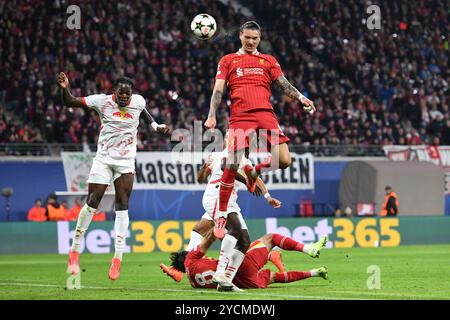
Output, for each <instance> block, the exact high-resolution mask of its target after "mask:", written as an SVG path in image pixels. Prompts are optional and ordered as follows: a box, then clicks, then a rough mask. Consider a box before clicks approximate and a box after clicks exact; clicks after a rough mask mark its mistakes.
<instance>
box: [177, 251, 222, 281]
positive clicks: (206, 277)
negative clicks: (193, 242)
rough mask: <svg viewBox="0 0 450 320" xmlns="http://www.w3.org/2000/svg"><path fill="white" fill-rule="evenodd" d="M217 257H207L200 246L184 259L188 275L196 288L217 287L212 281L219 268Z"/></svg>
mask: <svg viewBox="0 0 450 320" xmlns="http://www.w3.org/2000/svg"><path fill="white" fill-rule="evenodd" d="M217 263H218V261H217V260H216V259H211V258H207V257H205V254H204V253H203V252H201V251H200V246H197V248H195V249H194V250H192V251H191V252H189V253H188V254H187V256H186V260H185V261H184V266H185V267H186V275H187V277H188V279H189V282H190V283H191V285H192V286H193V287H194V288H216V287H217V285H215V284H214V283H213V282H212V278H213V276H214V273H215V272H216V270H217Z"/></svg>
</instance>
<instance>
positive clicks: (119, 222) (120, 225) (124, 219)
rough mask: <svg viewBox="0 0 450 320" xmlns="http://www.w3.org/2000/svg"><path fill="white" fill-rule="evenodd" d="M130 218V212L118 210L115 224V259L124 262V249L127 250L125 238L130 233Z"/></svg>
mask: <svg viewBox="0 0 450 320" xmlns="http://www.w3.org/2000/svg"><path fill="white" fill-rule="evenodd" d="M129 222H130V218H129V217H128V210H117V211H116V221H115V222H114V231H115V232H116V239H115V242H114V245H115V249H116V250H115V253H114V258H117V259H120V260H122V255H123V249H124V248H125V238H126V236H127V233H128V224H129Z"/></svg>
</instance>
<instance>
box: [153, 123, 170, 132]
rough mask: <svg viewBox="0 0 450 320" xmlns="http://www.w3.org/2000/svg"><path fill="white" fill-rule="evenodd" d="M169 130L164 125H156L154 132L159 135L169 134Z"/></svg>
mask: <svg viewBox="0 0 450 320" xmlns="http://www.w3.org/2000/svg"><path fill="white" fill-rule="evenodd" d="M169 131H170V128H169V127H168V126H167V125H165V124H158V126H157V127H156V132H159V133H169Z"/></svg>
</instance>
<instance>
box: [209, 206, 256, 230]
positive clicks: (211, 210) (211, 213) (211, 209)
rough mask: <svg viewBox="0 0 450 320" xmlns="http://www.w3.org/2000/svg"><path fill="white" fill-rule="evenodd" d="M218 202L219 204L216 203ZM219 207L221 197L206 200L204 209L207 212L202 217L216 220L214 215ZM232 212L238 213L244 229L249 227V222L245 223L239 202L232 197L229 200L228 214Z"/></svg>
mask: <svg viewBox="0 0 450 320" xmlns="http://www.w3.org/2000/svg"><path fill="white" fill-rule="evenodd" d="M216 202H217V205H216ZM218 207H219V199H216V200H214V201H206V202H204V203H203V209H205V211H206V212H205V213H204V214H203V216H202V219H206V220H209V221H212V220H214V218H213V216H214V215H215V213H216V211H217V209H218ZM230 213H237V216H238V219H239V222H240V223H241V226H242V229H246V230H247V229H248V228H247V224H246V223H245V220H244V217H243V216H242V213H241V208H239V205H238V204H237V202H236V201H232V200H231V199H230V201H229V202H228V211H227V215H228V214H230Z"/></svg>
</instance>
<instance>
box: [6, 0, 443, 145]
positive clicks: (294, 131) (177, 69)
mask: <svg viewBox="0 0 450 320" xmlns="http://www.w3.org/2000/svg"><path fill="white" fill-rule="evenodd" d="M240 2H241V3H242V4H244V5H245V6H246V7H247V8H248V9H250V11H251V12H252V13H253V14H254V16H253V17H245V16H244V15H243V14H242V12H241V11H240V10H238V9H237V10H235V9H233V8H232V7H227V6H225V5H224V4H222V3H221V2H219V1H208V2H205V4H207V5H204V6H203V5H201V4H199V3H198V1H193V0H177V1H163V0H151V1H150V0H137V1H133V2H126V4H125V3H120V2H119V3H117V4H115V3H112V2H102V1H95V2H93V1H92V2H91V1H83V2H80V4H79V6H80V8H81V16H82V24H81V29H80V30H70V29H68V28H67V27H66V19H67V17H68V14H67V13H66V8H67V6H68V5H69V3H68V2H67V1H64V0H61V1H54V2H52V6H49V5H48V3H46V2H42V1H34V0H29V1H5V2H1V3H0V13H1V18H0V55H1V60H0V69H1V70H2V72H1V74H0V143H9V142H11V143H14V142H30V143H33V142H43V141H45V142H59V143H69V144H81V143H90V144H95V143H96V140H97V138H98V131H99V127H100V122H99V118H98V116H97V115H96V114H95V112H94V111H89V110H87V109H86V110H84V109H79V110H71V109H67V108H63V107H62V105H61V98H60V92H59V90H58V87H57V84H56V82H55V77H56V74H57V72H59V71H61V70H62V71H65V72H66V73H67V75H68V77H69V80H70V82H71V90H72V93H73V95H75V96H84V95H88V94H93V93H98V92H111V86H112V83H113V82H114V80H115V78H117V77H118V76H119V75H122V74H125V75H129V76H132V77H133V78H134V81H135V85H136V91H137V92H138V93H140V94H142V95H143V96H144V97H145V98H146V100H147V103H148V106H149V109H150V111H151V112H152V114H153V115H154V117H155V118H156V120H157V121H158V122H164V123H167V124H169V125H170V126H171V128H172V129H175V128H187V129H189V130H193V126H192V124H193V121H194V120H199V121H202V122H204V120H205V119H206V117H207V113H208V110H209V99H210V95H211V92H212V85H213V83H214V76H215V73H216V69H217V62H218V59H219V58H220V57H221V56H222V55H223V54H225V53H230V52H234V51H236V50H237V48H238V47H239V41H238V37H237V35H238V28H239V26H240V25H241V24H242V23H243V22H244V21H246V20H249V19H255V20H257V21H258V22H259V23H260V24H261V26H262V28H263V35H262V42H261V44H260V51H261V52H264V53H270V54H273V55H274V56H275V57H276V58H277V59H278V61H279V62H280V64H281V66H282V68H283V71H284V72H285V75H286V77H287V79H288V80H290V81H291V82H292V83H293V84H294V85H296V86H297V87H298V88H299V89H300V91H302V92H303V93H304V94H305V95H307V96H308V97H310V98H311V99H313V100H314V102H315V104H316V107H317V108H318V112H317V113H316V114H315V115H313V116H310V115H309V114H307V113H305V112H302V110H301V107H300V106H299V105H298V104H297V103H293V102H291V101H290V100H289V99H288V98H286V97H282V96H281V95H280V94H279V92H278V91H277V89H275V88H274V89H273V92H274V97H273V104H274V107H275V111H276V113H277V115H278V116H279V118H280V124H281V126H282V129H283V131H284V132H285V133H286V134H287V135H288V136H289V137H290V138H291V140H292V142H293V143H294V144H305V145H338V144H348V145H349V144H353V145H388V144H400V145H404V144H412V145H414V144H430V145H450V113H449V110H448V109H449V107H448V103H449V101H450V95H449V93H450V91H449V79H450V77H449V75H450V74H449V68H448V64H449V44H448V34H449V32H448V31H449V30H448V28H449V25H450V24H449V21H448V19H449V15H448V12H447V9H446V1H445V0H440V1H439V0H419V1H399V2H397V1H392V2H383V5H382V6H381V18H382V22H381V29H379V30H369V29H368V28H367V25H366V22H367V18H368V16H369V14H368V13H367V12H366V9H367V6H368V4H364V3H363V2H361V1H358V0H348V1H335V0H324V1H307V0H296V1H273V0H258V1H254V0H242V1H240ZM431 10H432V11H433V14H430V12H431ZM200 12H207V13H209V14H211V15H212V16H214V17H215V18H216V21H217V23H218V28H219V30H218V32H217V34H216V36H215V37H214V38H213V39H212V40H209V41H200V40H196V39H195V38H193V36H192V35H191V32H190V20H191V19H192V17H194V16H195V15H196V14H198V13H200ZM228 104H229V100H228V98H227V99H224V100H223V102H222V104H221V106H220V108H219V111H218V127H219V128H220V129H221V130H225V129H226V128H227V127H228V112H229V111H228ZM169 140H170V138H169V137H165V136H160V135H154V134H151V130H146V129H145V127H144V126H142V127H141V130H140V133H139V140H138V148H140V149H144V148H145V149H146V150H152V148H154V147H158V146H163V145H166V144H167V143H168V142H169Z"/></svg>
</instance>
